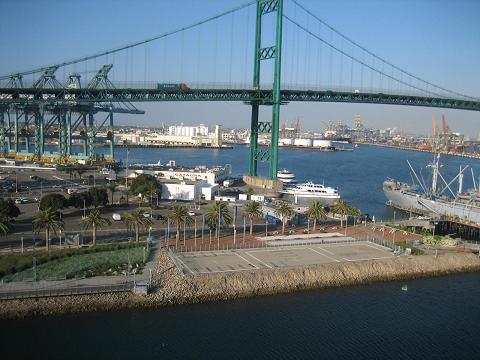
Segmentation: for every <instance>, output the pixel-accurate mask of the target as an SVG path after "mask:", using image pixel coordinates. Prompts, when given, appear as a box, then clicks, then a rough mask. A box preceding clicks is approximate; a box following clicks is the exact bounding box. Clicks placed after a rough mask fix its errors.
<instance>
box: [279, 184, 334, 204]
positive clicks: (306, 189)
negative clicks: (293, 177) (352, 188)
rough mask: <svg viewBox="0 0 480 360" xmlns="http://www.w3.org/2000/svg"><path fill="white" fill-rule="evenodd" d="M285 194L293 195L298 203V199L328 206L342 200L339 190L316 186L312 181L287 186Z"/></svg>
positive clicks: (321, 185)
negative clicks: (318, 202) (316, 201)
mask: <svg viewBox="0 0 480 360" xmlns="http://www.w3.org/2000/svg"><path fill="white" fill-rule="evenodd" d="M283 193H284V194H287V195H293V196H294V198H295V202H296V203H297V200H298V199H311V200H319V201H321V202H322V203H326V204H332V203H334V202H336V201H338V200H339V199H340V194H339V193H338V190H337V189H334V188H332V187H329V186H325V185H323V184H315V183H313V182H311V181H309V182H306V183H303V184H297V185H292V186H286V187H285V189H284V190H283Z"/></svg>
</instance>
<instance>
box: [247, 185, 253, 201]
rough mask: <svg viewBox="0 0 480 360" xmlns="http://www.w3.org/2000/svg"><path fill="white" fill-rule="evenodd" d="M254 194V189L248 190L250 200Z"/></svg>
mask: <svg viewBox="0 0 480 360" xmlns="http://www.w3.org/2000/svg"><path fill="white" fill-rule="evenodd" d="M253 194H254V191H253V189H252V188H251V187H249V188H248V189H247V196H248V198H249V199H251V198H252V195H253Z"/></svg>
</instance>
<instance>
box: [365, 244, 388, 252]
mask: <svg viewBox="0 0 480 360" xmlns="http://www.w3.org/2000/svg"><path fill="white" fill-rule="evenodd" d="M374 245H375V246H374ZM365 246H369V247H371V248H372V249H375V250H383V251H389V250H390V248H387V247H386V246H382V245H378V244H365Z"/></svg>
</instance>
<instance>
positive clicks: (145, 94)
mask: <svg viewBox="0 0 480 360" xmlns="http://www.w3.org/2000/svg"><path fill="white" fill-rule="evenodd" d="M271 96H272V92H271V90H252V89H188V90H165V89H140V88H139V89H129V88H125V89H33V88H23V89H19V88H0V106H2V105H3V106H4V107H6V106H8V105H10V104H19V105H22V104H35V103H38V102H42V103H44V104H46V105H56V106H58V105H62V104H63V105H67V106H68V105H71V106H78V105H79V104H88V103H92V102H95V103H109V102H159V101H241V102H245V103H252V102H257V103H259V104H263V105H268V104H271V103H272V98H271ZM281 101H282V103H284V104H285V103H288V102H294V101H304V102H348V103H367V104H387V105H408V106H426V107H438V108H449V109H461V110H472V111H480V101H475V100H463V99H452V98H435V97H426V96H425V97H424V96H416V95H398V94H383V93H358V92H347V91H331V90H283V91H282V93H281Z"/></svg>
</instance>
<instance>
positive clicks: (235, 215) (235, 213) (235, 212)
mask: <svg viewBox="0 0 480 360" xmlns="http://www.w3.org/2000/svg"><path fill="white" fill-rule="evenodd" d="M236 220H237V207H236V206H235V211H234V213H233V245H235V235H236V233H237V229H236V228H235V221H236Z"/></svg>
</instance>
